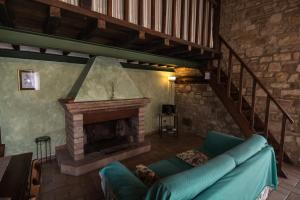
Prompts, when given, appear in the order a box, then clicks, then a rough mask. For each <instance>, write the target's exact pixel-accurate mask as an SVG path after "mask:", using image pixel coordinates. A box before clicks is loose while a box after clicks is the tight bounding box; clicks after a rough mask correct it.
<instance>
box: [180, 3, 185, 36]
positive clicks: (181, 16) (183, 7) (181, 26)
mask: <svg viewBox="0 0 300 200" xmlns="http://www.w3.org/2000/svg"><path fill="white" fill-rule="evenodd" d="M185 1H186V0H181V13H180V38H181V39H183V38H184V13H185Z"/></svg>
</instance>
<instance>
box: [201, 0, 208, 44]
mask: <svg viewBox="0 0 300 200" xmlns="http://www.w3.org/2000/svg"><path fill="white" fill-rule="evenodd" d="M206 1H207V0H203V10H202V27H201V32H202V33H201V37H202V38H201V44H202V45H203V46H206V44H205V37H204V36H205V27H206Z"/></svg>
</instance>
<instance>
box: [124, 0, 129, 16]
mask: <svg viewBox="0 0 300 200" xmlns="http://www.w3.org/2000/svg"><path fill="white" fill-rule="evenodd" d="M123 13H124V20H125V21H129V0H124V10H123Z"/></svg>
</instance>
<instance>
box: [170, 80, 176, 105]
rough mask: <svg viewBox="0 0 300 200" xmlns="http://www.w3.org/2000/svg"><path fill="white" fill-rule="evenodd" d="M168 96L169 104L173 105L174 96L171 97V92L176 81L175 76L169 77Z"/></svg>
mask: <svg viewBox="0 0 300 200" xmlns="http://www.w3.org/2000/svg"><path fill="white" fill-rule="evenodd" d="M168 80H169V83H170V84H169V95H170V103H171V104H174V95H173V90H174V83H175V81H176V76H169V77H168Z"/></svg>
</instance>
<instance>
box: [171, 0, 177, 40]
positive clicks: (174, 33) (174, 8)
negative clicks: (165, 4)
mask: <svg viewBox="0 0 300 200" xmlns="http://www.w3.org/2000/svg"><path fill="white" fill-rule="evenodd" d="M176 2H177V0H173V1H172V36H173V37H176V30H177V26H178V25H177V20H176V19H177V15H178V14H177V8H176Z"/></svg>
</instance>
